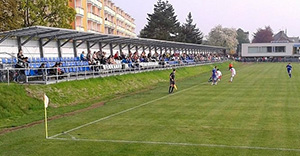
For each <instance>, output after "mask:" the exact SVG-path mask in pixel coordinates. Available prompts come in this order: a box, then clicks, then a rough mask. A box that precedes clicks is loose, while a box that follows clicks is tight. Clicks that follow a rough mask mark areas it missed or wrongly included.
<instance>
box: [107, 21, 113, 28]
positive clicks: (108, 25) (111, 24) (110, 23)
mask: <svg viewBox="0 0 300 156" xmlns="http://www.w3.org/2000/svg"><path fill="white" fill-rule="evenodd" d="M105 26H107V27H110V28H114V26H115V25H114V24H113V23H112V22H110V21H105Z"/></svg>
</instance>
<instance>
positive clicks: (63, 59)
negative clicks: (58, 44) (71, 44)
mask: <svg viewBox="0 0 300 156" xmlns="http://www.w3.org/2000/svg"><path fill="white" fill-rule="evenodd" d="M28 61H29V62H31V63H40V62H71V61H80V58H79V57H44V58H39V57H37V58H28ZM17 62H18V61H17V58H2V64H16V63H17Z"/></svg>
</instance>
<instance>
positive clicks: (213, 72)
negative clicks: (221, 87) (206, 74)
mask: <svg viewBox="0 0 300 156" xmlns="http://www.w3.org/2000/svg"><path fill="white" fill-rule="evenodd" d="M211 72H212V73H211V78H212V83H211V85H216V84H217V83H216V82H217V79H218V78H217V66H215V68H214V69H213V70H212V71H211Z"/></svg>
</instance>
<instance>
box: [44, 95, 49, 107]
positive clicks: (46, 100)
mask: <svg viewBox="0 0 300 156" xmlns="http://www.w3.org/2000/svg"><path fill="white" fill-rule="evenodd" d="M44 104H45V108H48V104H49V98H48V96H47V95H46V94H44Z"/></svg>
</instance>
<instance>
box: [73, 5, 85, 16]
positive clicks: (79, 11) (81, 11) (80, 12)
mask: <svg viewBox="0 0 300 156" xmlns="http://www.w3.org/2000/svg"><path fill="white" fill-rule="evenodd" d="M75 10H76V14H77V15H79V16H84V10H83V9H82V8H80V7H76V9H75Z"/></svg>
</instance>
